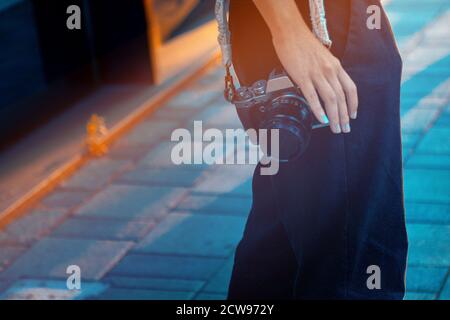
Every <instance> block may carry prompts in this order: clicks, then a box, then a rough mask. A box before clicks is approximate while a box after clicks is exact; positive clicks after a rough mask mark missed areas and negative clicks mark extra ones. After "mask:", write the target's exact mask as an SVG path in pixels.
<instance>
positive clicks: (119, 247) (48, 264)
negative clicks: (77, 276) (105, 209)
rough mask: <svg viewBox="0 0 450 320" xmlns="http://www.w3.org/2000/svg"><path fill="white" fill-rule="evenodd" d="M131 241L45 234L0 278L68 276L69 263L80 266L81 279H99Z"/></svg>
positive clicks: (123, 252)
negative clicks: (69, 237) (70, 237)
mask: <svg viewBox="0 0 450 320" xmlns="http://www.w3.org/2000/svg"><path fill="white" fill-rule="evenodd" d="M131 245H132V243H130V242H125V241H97V240H82V239H63V238H45V239H43V240H41V241H39V242H37V243H36V244H35V245H34V246H33V247H32V248H31V249H30V250H28V251H27V252H26V253H24V254H23V255H21V256H20V257H19V258H18V259H17V260H16V261H14V263H13V264H12V265H10V266H9V268H8V269H6V270H5V271H4V272H2V273H1V274H0V279H18V278H21V277H30V278H52V279H55V278H56V279H67V274H66V270H67V267H68V266H71V265H77V266H79V267H80V269H81V279H82V280H83V279H84V280H99V279H100V278H101V277H103V276H104V275H105V274H106V272H108V271H109V270H110V269H111V268H112V267H114V265H115V264H116V263H117V262H118V261H119V260H120V259H121V258H122V257H123V256H124V255H125V253H126V252H127V251H128V250H129V249H130V248H131Z"/></svg>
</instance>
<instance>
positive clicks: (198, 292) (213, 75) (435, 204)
mask: <svg viewBox="0 0 450 320" xmlns="http://www.w3.org/2000/svg"><path fill="white" fill-rule="evenodd" d="M446 2H447V1H445V0H433V1H426V2H424V1H415V0H393V1H391V2H390V3H389V5H388V6H387V10H388V14H389V15H390V16H391V18H392V24H393V28H394V31H395V33H396V36H397V38H398V40H399V43H400V49H401V51H402V54H403V58H404V67H405V81H404V83H403V91H402V108H401V115H402V133H403V143H404V146H403V149H404V150H403V154H404V169H405V183H404V188H405V206H406V211H407V214H406V215H407V224H408V232H409V243H410V252H409V259H408V274H407V289H408V293H407V299H450V277H449V273H450V94H449V92H450V90H449V89H450V78H449V74H450V37H449V32H450V31H449V30H450V28H448V20H447V28H446V29H445V28H444V29H445V30H443V28H441V27H439V26H440V24H439V23H441V22H440V21H441V20H442V19H441V18H442V17H443V16H445V15H446V14H448V13H449V10H450V5H448V4H447V3H446ZM444 21H445V20H444ZM435 22H436V23H435ZM435 25H436V26H435ZM418 66H421V67H420V68H419V67H418ZM222 75H223V71H222V69H221V68H220V67H219V66H217V67H216V68H213V69H212V70H211V71H210V72H208V73H207V74H206V75H204V76H203V77H202V79H200V80H199V81H198V82H197V83H194V84H192V86H190V87H189V88H188V89H186V90H185V91H184V92H182V93H180V94H179V95H178V96H177V97H175V98H174V99H173V100H171V101H170V102H169V103H167V105H166V106H164V107H163V108H162V109H161V110H159V111H157V112H156V113H155V114H154V115H152V116H151V117H149V118H148V119H146V120H145V121H144V122H142V123H141V124H140V125H138V126H137V127H136V128H134V129H133V130H132V131H131V132H130V133H129V134H128V135H126V136H124V137H122V138H121V139H120V140H119V141H118V142H117V143H116V144H115V145H113V146H112V148H111V150H110V153H109V154H108V155H107V156H105V157H103V158H100V159H95V160H92V161H91V162H90V163H88V164H87V165H86V166H85V167H83V168H82V169H81V170H80V171H78V172H77V173H76V174H75V175H74V176H72V177H71V178H70V179H68V180H67V181H65V182H64V183H62V184H61V185H60V186H59V187H58V188H57V189H55V190H54V191H53V192H52V193H50V194H49V195H48V196H47V197H46V198H45V199H43V200H42V201H41V202H40V203H39V204H38V205H37V206H36V207H35V208H33V209H31V210H30V211H29V212H28V213H27V214H26V215H25V216H24V217H23V218H21V219H18V220H16V221H14V222H13V223H12V224H10V225H9V226H7V227H6V228H5V229H4V230H1V231H0V248H1V250H0V299H15V298H16V299H33V298H45V299H224V298H225V297H226V292H227V284H228V281H229V276H230V272H231V267H232V258H233V253H234V249H235V246H236V244H237V243H238V241H239V239H240V237H241V235H242V230H243V228H244V225H245V220H246V216H247V214H248V212H249V209H250V206H251V174H252V172H253V166H210V167H208V166H204V165H195V166H175V165H173V164H172V163H171V161H170V152H171V148H172V146H173V145H174V144H173V143H172V142H170V134H171V132H172V130H173V129H175V128H192V123H193V121H194V120H202V121H204V127H205V128H212V127H214V128H238V127H240V125H239V121H238V119H237V117H236V114H235V111H234V109H233V108H232V107H231V106H229V105H227V104H226V103H225V102H224V101H223V98H222V96H221V91H222V85H223V80H222ZM69 265H78V266H80V268H81V272H82V274H81V277H82V290H81V291H68V290H67V289H66V281H65V280H66V279H67V274H66V268H67V266H69Z"/></svg>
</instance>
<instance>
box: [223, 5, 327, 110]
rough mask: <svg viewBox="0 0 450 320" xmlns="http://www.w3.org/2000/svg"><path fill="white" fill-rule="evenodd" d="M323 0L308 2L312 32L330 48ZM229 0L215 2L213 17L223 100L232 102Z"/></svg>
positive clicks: (233, 89)
mask: <svg viewBox="0 0 450 320" xmlns="http://www.w3.org/2000/svg"><path fill="white" fill-rule="evenodd" d="M323 1H324V0H309V8H310V15H311V22H312V28H313V32H314V34H315V35H316V37H317V38H318V39H319V41H320V42H321V43H323V44H324V45H325V46H327V47H330V46H331V39H330V36H329V33H328V28H327V21H326V17H325V7H324V3H323ZM229 8H230V0H216V7H215V15H216V20H217V23H218V26H219V36H218V41H219V45H220V49H221V51H222V63H223V65H224V66H225V68H226V76H225V99H227V100H228V101H232V100H233V95H234V91H235V87H234V82H233V77H232V75H231V67H232V64H233V62H232V49H231V32H230V29H229V27H228V11H229Z"/></svg>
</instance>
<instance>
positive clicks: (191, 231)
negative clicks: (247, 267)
mask: <svg viewBox="0 0 450 320" xmlns="http://www.w3.org/2000/svg"><path fill="white" fill-rule="evenodd" d="M245 221H246V220H245V218H243V217H232V216H210V215H192V214H178V213H171V214H170V215H168V216H167V217H166V218H165V219H164V220H163V221H162V222H161V223H160V224H159V225H158V226H157V227H156V228H155V229H154V230H152V231H151V232H150V233H149V234H148V236H147V237H145V238H144V239H143V240H142V241H141V242H140V243H139V244H138V245H137V246H136V247H135V248H134V251H135V252H145V253H152V254H173V255H190V256H207V257H217V258H226V257H228V256H229V255H230V254H232V253H233V250H234V248H235V246H236V245H237V243H238V242H239V240H240V239H241V237H242V234H243V230H244V226H245ZM205 230H207V232H205Z"/></svg>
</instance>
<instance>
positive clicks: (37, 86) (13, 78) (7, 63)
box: [0, 0, 152, 145]
mask: <svg viewBox="0 0 450 320" xmlns="http://www.w3.org/2000/svg"><path fill="white" fill-rule="evenodd" d="M0 1H2V0H0ZM10 1H12V2H11V4H10V5H7V6H4V5H2V3H0V145H1V144H2V142H4V141H9V140H10V139H12V138H14V136H15V135H17V134H19V133H20V134H24V133H26V132H28V131H29V130H32V129H33V128H34V127H36V126H38V125H40V124H41V123H42V122H43V121H46V120H47V119H49V118H50V117H51V116H53V115H54V114H56V113H58V112H60V111H62V110H64V109H65V108H66V107H67V106H68V105H70V104H71V103H74V102H76V100H77V99H80V98H82V97H83V96H85V95H86V94H88V93H89V92H91V91H92V90H94V89H95V88H96V87H97V86H98V85H101V84H107V83H112V82H115V83H117V82H119V83H124V82H126V83H128V82H145V83H148V84H151V82H152V73H151V63H150V57H149V48H148V38H147V22H146V17H145V10H144V4H143V1H142V0H126V1H124V0H22V1H20V0H10ZM70 5H78V6H80V8H81V10H82V20H81V21H82V28H81V30H69V29H68V28H67V27H66V21H67V18H68V17H69V15H68V14H67V13H66V11H67V7H68V6H70ZM131 75H132V76H131Z"/></svg>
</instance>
